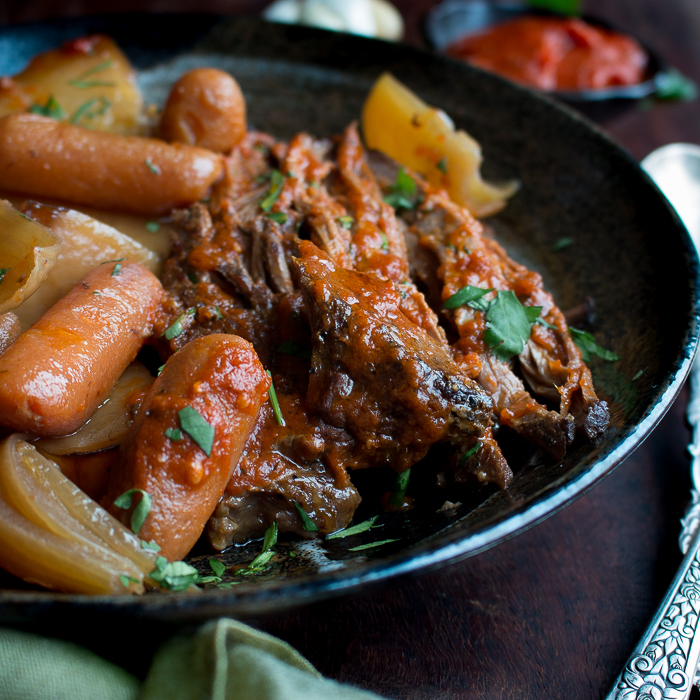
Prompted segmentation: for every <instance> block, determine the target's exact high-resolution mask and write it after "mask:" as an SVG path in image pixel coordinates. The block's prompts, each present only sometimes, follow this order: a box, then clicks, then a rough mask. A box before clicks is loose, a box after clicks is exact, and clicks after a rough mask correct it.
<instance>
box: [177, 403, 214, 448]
mask: <svg viewBox="0 0 700 700" xmlns="http://www.w3.org/2000/svg"><path fill="white" fill-rule="evenodd" d="M177 416H178V418H179V419H180V428H182V432H183V433H187V434H188V435H189V436H190V437H191V438H192V439H193V440H194V441H195V442H196V443H197V444H198V445H199V446H200V447H201V448H202V451H203V452H204V454H206V456H207V457H211V449H212V447H213V446H214V432H215V431H214V426H212V425H210V424H209V423H208V422H207V421H206V419H205V418H203V417H202V415H201V414H200V413H199V412H198V411H197V410H196V409H194V408H192V406H185V408H183V409H182V410H180V411H178V412H177Z"/></svg>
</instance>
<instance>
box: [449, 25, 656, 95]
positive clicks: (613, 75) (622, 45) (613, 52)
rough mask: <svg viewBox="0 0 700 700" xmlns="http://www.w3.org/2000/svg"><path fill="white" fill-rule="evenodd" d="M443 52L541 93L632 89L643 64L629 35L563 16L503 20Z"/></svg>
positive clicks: (643, 58) (638, 48)
mask: <svg viewBox="0 0 700 700" xmlns="http://www.w3.org/2000/svg"><path fill="white" fill-rule="evenodd" d="M447 54H448V55H450V56H454V57H456V58H461V59H464V60H466V61H468V62H469V63H472V64H474V65H476V66H479V67H480V68H484V69H485V70H489V71H492V72H494V73H498V74H499V75H503V76H505V77H506V78H510V79H511V80H514V81H516V82H519V83H523V84H525V85H529V86H532V87H536V88H539V89H540V90H547V91H554V90H561V91H573V90H586V89H598V88H605V87H610V86H613V85H634V84H635V83H639V82H641V81H642V80H643V77H644V70H645V68H646V65H647V54H646V52H645V51H644V49H643V48H642V47H641V46H640V45H639V43H638V42H637V41H635V40H634V39H633V38H632V37H629V36H626V35H624V34H620V33H618V32H613V31H610V30H607V29H603V28H601V27H594V26H592V25H590V24H588V23H586V22H584V21H583V20H581V19H575V18H564V17H554V18H553V17H537V16H531V17H523V18H520V19H515V20H511V21H509V22H504V23H502V24H498V25H496V26H495V27H492V28H491V29H488V30H486V31H484V32H480V33H479V34H472V35H469V36H466V37H463V38H462V39H459V40H458V41H456V42H455V43H454V44H451V45H450V46H449V47H448V49H447Z"/></svg>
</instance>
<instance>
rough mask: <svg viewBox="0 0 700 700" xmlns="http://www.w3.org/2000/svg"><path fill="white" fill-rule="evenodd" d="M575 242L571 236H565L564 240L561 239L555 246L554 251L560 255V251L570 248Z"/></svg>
mask: <svg viewBox="0 0 700 700" xmlns="http://www.w3.org/2000/svg"><path fill="white" fill-rule="evenodd" d="M573 242H574V239H573V238H570V237H569V236H565V237H564V238H560V239H559V240H558V241H557V242H556V243H555V244H554V245H553V246H552V250H553V251H554V252H555V253H558V252H559V251H560V250H564V248H568V247H569V246H570V245H571V244H572V243H573Z"/></svg>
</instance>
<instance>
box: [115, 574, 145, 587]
mask: <svg viewBox="0 0 700 700" xmlns="http://www.w3.org/2000/svg"><path fill="white" fill-rule="evenodd" d="M119 580H120V581H121V584H122V586H124V588H128V587H129V584H131V583H141V582H140V581H139V580H138V579H137V578H134V577H133V576H127V575H126V574H120V575H119Z"/></svg>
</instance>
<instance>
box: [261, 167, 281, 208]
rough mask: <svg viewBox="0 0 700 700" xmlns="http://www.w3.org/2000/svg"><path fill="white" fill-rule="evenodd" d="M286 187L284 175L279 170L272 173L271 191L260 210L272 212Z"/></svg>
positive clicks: (268, 192) (262, 202)
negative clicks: (273, 206)
mask: <svg viewBox="0 0 700 700" xmlns="http://www.w3.org/2000/svg"><path fill="white" fill-rule="evenodd" d="M283 187H284V175H282V173H281V172H280V171H279V170H273V171H272V172H271V173H270V189H269V190H268V191H267V194H266V195H265V198H264V199H263V200H262V201H261V202H260V208H261V209H262V210H263V211H266V212H267V211H270V209H272V205H273V204H274V203H275V202H276V201H277V198H278V197H279V196H280V192H282V188H283Z"/></svg>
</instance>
